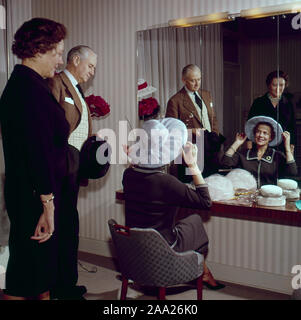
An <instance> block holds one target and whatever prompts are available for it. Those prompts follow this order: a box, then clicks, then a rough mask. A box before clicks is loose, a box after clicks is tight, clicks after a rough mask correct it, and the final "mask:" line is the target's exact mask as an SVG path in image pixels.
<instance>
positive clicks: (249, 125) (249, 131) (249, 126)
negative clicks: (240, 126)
mask: <svg viewBox="0 0 301 320" xmlns="http://www.w3.org/2000/svg"><path fill="white" fill-rule="evenodd" d="M261 122H265V123H268V124H270V125H271V126H272V128H273V130H274V133H275V137H274V139H273V140H272V141H270V142H269V146H271V147H275V146H278V145H279V144H280V143H281V141H282V133H283V130H282V127H281V125H280V123H278V122H277V121H275V120H274V119H273V118H270V117H265V116H256V117H253V118H251V119H249V120H248V121H247V122H246V124H245V133H246V135H247V137H248V138H249V139H250V140H251V141H253V142H255V136H254V128H255V126H256V125H257V124H258V123H261Z"/></svg>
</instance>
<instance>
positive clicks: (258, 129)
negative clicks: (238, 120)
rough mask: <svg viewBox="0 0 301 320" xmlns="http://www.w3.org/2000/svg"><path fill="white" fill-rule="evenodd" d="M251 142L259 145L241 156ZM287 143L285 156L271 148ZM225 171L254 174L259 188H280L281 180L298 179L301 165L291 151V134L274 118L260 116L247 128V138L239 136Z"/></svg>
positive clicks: (224, 162)
mask: <svg viewBox="0 0 301 320" xmlns="http://www.w3.org/2000/svg"><path fill="white" fill-rule="evenodd" d="M247 138H249V139H250V140H251V141H253V142H254V143H255V144H254V146H253V148H252V149H250V150H245V151H242V152H237V150H238V148H239V147H240V146H241V145H242V144H243V143H244V142H245V141H246V139H247ZM282 139H283V140H284V146H285V154H284V153H282V152H280V151H277V150H275V149H274V148H271V147H273V146H277V145H279V144H280V143H281V141H282ZM222 165H223V167H228V168H229V167H232V168H233V167H239V168H242V169H245V170H248V171H249V172H251V173H252V174H253V175H254V177H255V178H256V180H257V187H258V188H260V187H261V186H262V185H265V184H277V178H278V177H281V176H295V175H297V173H298V170H297V165H296V162H295V159H294V156H293V154H292V152H291V148H290V133H289V132H288V131H284V132H283V130H282V127H281V125H280V124H279V123H278V122H277V121H275V120H274V119H272V118H270V117H265V116H256V117H253V118H251V119H249V120H248V121H247V122H246V125H245V134H244V133H237V134H236V139H235V141H234V143H233V144H232V145H231V147H230V148H229V149H228V150H227V151H226V153H225V154H224V156H223V158H222Z"/></svg>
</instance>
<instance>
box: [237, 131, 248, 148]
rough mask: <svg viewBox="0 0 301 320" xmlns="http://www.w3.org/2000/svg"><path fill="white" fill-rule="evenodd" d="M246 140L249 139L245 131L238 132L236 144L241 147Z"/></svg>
mask: <svg viewBox="0 0 301 320" xmlns="http://www.w3.org/2000/svg"><path fill="white" fill-rule="evenodd" d="M246 140H247V136H246V134H245V133H243V132H241V133H239V132H238V133H236V137H235V144H236V145H237V147H240V146H241V145H242V144H243V143H244V142H245V141H246Z"/></svg>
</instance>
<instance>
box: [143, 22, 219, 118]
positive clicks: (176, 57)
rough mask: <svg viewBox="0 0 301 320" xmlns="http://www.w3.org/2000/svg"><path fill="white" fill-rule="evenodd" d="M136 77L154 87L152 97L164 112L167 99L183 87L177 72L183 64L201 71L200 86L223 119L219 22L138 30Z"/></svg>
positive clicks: (179, 73)
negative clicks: (185, 26)
mask: <svg viewBox="0 0 301 320" xmlns="http://www.w3.org/2000/svg"><path fill="white" fill-rule="evenodd" d="M137 36H138V39H137V45H138V50H137V52H138V61H137V65H138V79H141V78H143V79H145V80H146V81H147V83H148V84H150V85H152V86H154V87H156V88H157V91H156V93H154V97H155V98H157V99H158V102H159V104H160V105H161V114H162V115H164V114H165V109H166V104H167V101H168V100H169V98H170V97H171V96H172V95H174V94H175V93H176V92H177V91H179V90H180V89H181V88H182V87H183V83H182V81H181V78H182V76H181V72H182V69H183V67H184V66H185V65H188V64H191V63H193V64H196V65H198V66H199V67H200V68H201V70H202V84H201V88H202V89H206V90H210V92H211V95H212V97H213V101H215V108H216V112H217V117H218V121H219V123H222V122H223V112H222V100H223V77H222V64H223V57H222V54H223V51H222V37H221V27H220V24H211V25H208V26H196V27H189V28H173V27H165V28H158V29H151V30H145V31H139V32H138V33H137Z"/></svg>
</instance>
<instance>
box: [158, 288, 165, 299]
mask: <svg viewBox="0 0 301 320" xmlns="http://www.w3.org/2000/svg"><path fill="white" fill-rule="evenodd" d="M165 293H166V290H165V288H163V287H160V288H159V296H158V298H159V300H165Z"/></svg>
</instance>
